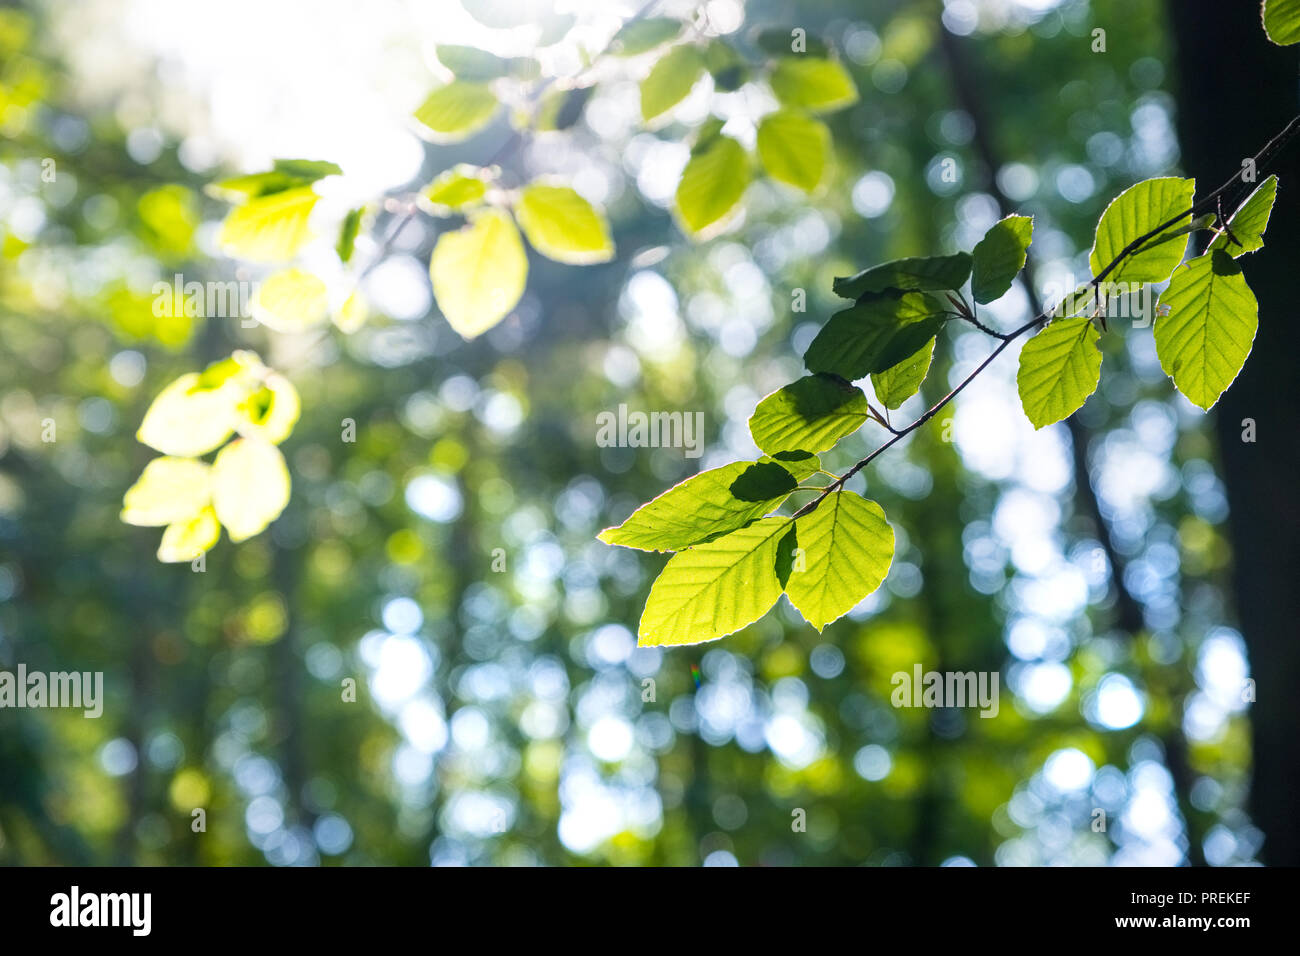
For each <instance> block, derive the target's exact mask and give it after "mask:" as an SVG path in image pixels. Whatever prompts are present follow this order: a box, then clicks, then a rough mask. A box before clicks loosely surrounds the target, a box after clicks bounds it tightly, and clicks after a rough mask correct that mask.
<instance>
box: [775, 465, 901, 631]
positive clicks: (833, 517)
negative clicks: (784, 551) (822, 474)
mask: <svg viewBox="0 0 1300 956" xmlns="http://www.w3.org/2000/svg"><path fill="white" fill-rule="evenodd" d="M795 539H796V542H795V543H796V544H797V545H798V548H799V551H798V552H797V553H796V554H795V555H793V558H792V560H791V564H790V576H789V577H788V578H787V579H786V584H785V593H786V596H787V597H788V598H789V599H790V603H791V604H793V605H794V606H795V607H796V608H797V609H798V611H799V613H800V614H802V615H803V616H804V620H806V621H807V622H808V623H809V624H811V625H812V626H813V627H815V628H817V630H819V631H820V630H821V629H822V628H824V627H825V626H826V625H827V624H829V623H831V622H832V621H835V620H838V619H839V618H841V617H843V616H844V615H845V614H847V613H848V612H849V611H851V610H853V609H854V608H855V607H857V606H858V604H859V603H860V602H861V601H862V599H863V598H865V597H866V596H867V595H868V594H870V593H871V592H872V591H874V590H875V589H876V588H878V587H880V583H881V582H882V581H884V580H885V575H886V574H888V573H889V566H890V564H892V563H893V560H894V529H893V528H892V527H890V525H889V522H888V521H886V520H885V512H884V511H883V510H882V509H881V507H880V505H878V504H876V503H875V502H874V501H868V500H867V499H866V498H863V497H862V496H861V495H857V494H854V493H853V492H852V491H833V492H831V493H830V494H829V495H827V496H826V498H825V499H824V500H823V501H822V503H821V504H819V505H818V506H817V507H816V508H814V509H813V510H812V511H811V512H809V513H808V514H806V515H804V516H803V517H802V518H799V519H797V520H796V521H795ZM783 557H784V556H783Z"/></svg>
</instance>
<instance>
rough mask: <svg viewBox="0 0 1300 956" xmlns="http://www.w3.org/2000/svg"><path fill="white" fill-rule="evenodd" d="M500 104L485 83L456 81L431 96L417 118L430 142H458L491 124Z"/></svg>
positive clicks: (417, 114)
mask: <svg viewBox="0 0 1300 956" xmlns="http://www.w3.org/2000/svg"><path fill="white" fill-rule="evenodd" d="M499 105H500V104H499V103H498V102H497V98H496V94H495V93H493V92H492V89H491V87H489V86H488V85H487V84H486V83H478V82H474V81H471V80H453V81H452V82H450V83H448V84H447V85H446V86H440V87H438V88H437V89H436V90H434V91H433V92H432V93H430V94H429V95H428V97H426V98H425V101H424V102H423V103H421V104H420V108H419V109H417V110H416V111H415V118H416V119H417V120H419V122H420V124H421V125H422V126H424V128H425V131H426V135H427V136H428V138H429V139H430V140H432V141H434V142H437V143H458V142H460V141H461V140H465V139H468V138H469V137H471V136H473V135H474V134H475V133H477V132H478V131H479V130H481V129H482V128H483V127H484V126H486V125H487V124H488V123H490V122H491V121H492V117H493V116H495V115H496V112H497V107H498V106H499Z"/></svg>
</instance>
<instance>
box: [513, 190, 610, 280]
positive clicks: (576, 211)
mask: <svg viewBox="0 0 1300 956" xmlns="http://www.w3.org/2000/svg"><path fill="white" fill-rule="evenodd" d="M515 216H516V217H517V218H518V219H519V227H520V228H521V229H523V231H524V235H525V236H527V237H528V241H529V242H530V243H532V246H533V248H534V249H536V250H537V251H538V252H540V253H541V254H542V255H544V256H546V257H547V258H549V259H554V260H555V261H557V262H567V263H569V264H570V265H588V264H590V263H594V262H608V261H609V260H610V259H612V258H613V256H614V242H613V240H612V239H610V237H609V224H608V223H607V222H605V217H604V216H602V215H601V214H600V213H599V212H598V211H597V210H596V208H595V207H594V206H592V204H591V203H589V202H587V200H585V199H583V198H582V196H580V195H578V193H577V191H576V190H574V189H572V188H570V187H568V186H554V185H548V184H546V183H531V184H529V185H528V186H525V187H524V189H523V191H522V192H521V193H520V194H519V201H518V203H517V204H516V205H515Z"/></svg>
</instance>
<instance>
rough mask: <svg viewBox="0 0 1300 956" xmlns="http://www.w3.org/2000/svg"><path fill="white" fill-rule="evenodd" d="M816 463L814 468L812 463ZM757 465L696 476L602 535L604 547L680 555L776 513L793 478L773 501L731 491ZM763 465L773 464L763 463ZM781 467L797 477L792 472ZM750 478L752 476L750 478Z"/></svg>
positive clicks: (733, 466)
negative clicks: (616, 546)
mask: <svg viewBox="0 0 1300 956" xmlns="http://www.w3.org/2000/svg"><path fill="white" fill-rule="evenodd" d="M812 461H814V462H816V459H815V458H813V459H812ZM754 464H755V463H754V462H748V461H735V462H732V463H731V464H729V465H723V466H722V467H721V468H712V469H710V470H709V471H702V472H700V473H699V474H698V475H692V476H691V477H690V478H687V479H686V480H685V481H683V482H680V483H678V484H676V485H674V486H673V487H671V488H669V489H668V490H667V491H665V492H664V493H663V494H661V495H660V496H659V497H657V498H655V499H654V500H653V501H649V502H647V503H646V504H644V505H642V506H641V507H640V508H638V509H637V510H636V511H634V512H632V514H631V515H630V516H629V517H628V519H627V520H626V521H624V522H623V523H622V524H621V525H619V526H618V527H615V528H606V529H605V530H604V531H602V532H601V533H600V535H599V537H600V540H601V541H604V542H605V543H606V544H617V545H621V546H623V547H625V548H637V549H639V550H642V551H680V550H681V549H683V548H688V547H690V546H691V545H693V544H698V543H699V542H701V541H705V540H707V539H708V538H711V537H716V536H717V535H720V534H726V533H727V532H730V531H735V530H736V529H737V528H740V527H743V526H744V525H746V524H748V523H749V522H751V521H753V520H754V519H755V518H758V517H761V516H762V515H765V514H767V513H768V512H769V511H772V510H773V509H775V508H776V506H777V505H779V504H780V503H781V502H782V501H784V500H785V498H786V496H787V495H788V494H789V493H790V492H789V489H790V488H793V487H794V481H793V477H792V480H791V481H790V482H789V483H788V487H787V488H786V489H785V490H779V486H774V487H773V489H772V492H773V493H772V495H771V497H768V498H765V499H762V500H754V497H753V496H749V498H748V499H741V498H738V497H736V495H735V493H734V492H733V491H732V488H733V486H734V485H735V484H736V482H737V481H738V480H740V479H741V478H742V476H744V475H746V474H747V473H751V471H750V470H751V469H752V468H753V467H754ZM759 464H768V465H770V464H772V463H771V462H767V461H764V462H759ZM781 467H782V468H785V469H786V470H787V471H790V472H791V473H792V476H793V475H795V474H796V470H795V468H794V467H793V466H787V465H786V464H785V463H781ZM751 474H752V473H751Z"/></svg>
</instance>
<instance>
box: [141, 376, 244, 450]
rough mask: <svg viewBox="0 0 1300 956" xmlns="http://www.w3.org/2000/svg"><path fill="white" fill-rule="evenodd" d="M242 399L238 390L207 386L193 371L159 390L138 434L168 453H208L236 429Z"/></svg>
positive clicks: (147, 443) (143, 440) (147, 442)
mask: <svg viewBox="0 0 1300 956" xmlns="http://www.w3.org/2000/svg"><path fill="white" fill-rule="evenodd" d="M238 401H239V392H238V391H236V390H234V389H232V388H230V387H226V386H221V387H217V388H203V387H201V386H200V381H199V373H198V372H190V373H188V374H186V375H182V376H181V377H180V378H178V379H176V381H174V382H172V383H171V384H170V385H168V386H167V387H166V388H164V389H163V390H162V391H161V392H159V393H158V397H157V398H155V399H154V400H153V403H152V404H151V405H150V406H149V410H148V411H147V412H145V414H144V421H142V422H141V423H140V429H139V430H138V431H137V432H136V433H135V437H136V438H137V439H139V440H140V441H142V442H144V444H146V445H148V446H149V447H150V448H156V449H157V450H158V451H160V452H162V453H163V454H164V455H179V456H182V457H187V458H189V457H194V456H197V455H205V454H207V453H208V452H210V451H212V449H214V448H216V447H217V446H218V445H220V444H221V443H222V442H223V441H225V440H226V439H227V438H229V437H230V433H231V432H232V431H234V430H235V420H236V415H235V405H236V404H237V403H238Z"/></svg>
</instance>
